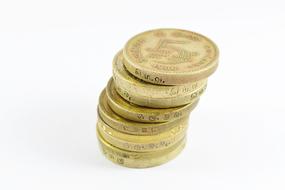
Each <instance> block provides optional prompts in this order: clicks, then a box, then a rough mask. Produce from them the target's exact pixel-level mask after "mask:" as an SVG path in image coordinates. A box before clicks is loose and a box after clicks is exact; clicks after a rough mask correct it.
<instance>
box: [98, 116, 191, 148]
mask: <svg viewBox="0 0 285 190" xmlns="http://www.w3.org/2000/svg"><path fill="white" fill-rule="evenodd" d="M187 127H188V119H185V120H183V121H180V122H177V123H176V124H175V127H173V128H172V129H170V130H167V131H164V132H162V133H160V134H157V135H149V136H135V135H131V134H126V133H122V132H119V131H117V130H115V129H113V128H112V127H111V126H109V125H107V124H106V123H105V122H104V121H102V119H101V118H100V117H99V119H98V122H97V130H98V131H99V132H100V134H101V135H102V137H103V138H104V139H105V140H106V141H107V142H108V143H110V144H112V145H113V146H115V147H117V148H121V149H124V150H128V151H134V152H150V151H158V150H163V149H166V148H169V147H171V146H173V145H174V144H176V143H177V142H179V141H181V139H182V138H183V137H184V136H185V135H186V131H187Z"/></svg>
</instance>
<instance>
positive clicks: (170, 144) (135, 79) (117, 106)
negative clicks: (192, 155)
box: [97, 29, 218, 168]
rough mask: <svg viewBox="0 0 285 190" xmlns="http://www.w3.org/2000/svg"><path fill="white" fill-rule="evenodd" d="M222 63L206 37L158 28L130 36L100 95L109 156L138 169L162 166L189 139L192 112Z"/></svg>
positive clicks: (101, 132)
mask: <svg viewBox="0 0 285 190" xmlns="http://www.w3.org/2000/svg"><path fill="white" fill-rule="evenodd" d="M217 65H218V48H217V46H216V45H215V44H214V43H213V42H212V41H211V40H210V39H208V38H206V37H205V36H202V35H200V34H198V33H194V32H190V31H186V30H178V29H157V30H151V31H147V32H144V33H141V34H138V35H136V36H134V37H133V38H131V39H130V40H129V41H128V42H127V43H126V45H125V47H124V48H123V50H122V51H120V52H119V53H118V54H117V55H116V56H115V58H114V60H113V77H112V78H111V79H110V80H109V82H108V85H107V87H106V88H105V89H104V90H103V92H102V93H101V95H100V99H99V106H98V113H99V114H98V115H99V118H98V122H97V136H98V139H99V144H100V147H101V149H102V152H103V153H104V155H105V156H106V157H107V158H108V159H110V160H111V161H113V162H114V163H117V164H120V165H123V166H126V167H133V168H146V167H153V166H157V165H160V164H163V163H165V162H167V161H169V160H171V159H173V158H174V157H176V156H177V155H178V154H179V153H180V152H181V151H182V149H183V148H184V146H185V143H186V132H187V128H188V120H189V115H190V112H191V111H192V110H193V109H194V108H195V107H196V106H197V104H198V101H199V98H200V96H201V95H202V94H203V92H204V91H205V89H206V86H207V80H208V77H209V76H210V75H211V74H212V73H213V72H214V71H215V70H216V68H217Z"/></svg>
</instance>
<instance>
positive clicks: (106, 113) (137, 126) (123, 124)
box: [98, 89, 185, 135]
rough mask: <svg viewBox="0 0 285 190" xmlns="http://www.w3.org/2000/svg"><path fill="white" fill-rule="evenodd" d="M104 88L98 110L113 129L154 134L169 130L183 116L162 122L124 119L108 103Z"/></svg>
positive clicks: (140, 133) (139, 133) (135, 133)
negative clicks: (141, 121)
mask: <svg viewBox="0 0 285 190" xmlns="http://www.w3.org/2000/svg"><path fill="white" fill-rule="evenodd" d="M107 99H108V98H107V95H106V90H105V89H104V90H103V92H102V93H101V95H100V99H99V106H98V112H99V115H100V117H101V118H102V119H103V121H104V122H105V123H107V124H108V125H109V126H111V127H112V128H114V129H115V130H118V131H121V132H123V133H127V134H133V135H156V134H159V133H161V132H163V131H166V130H170V129H171V128H173V127H175V124H176V123H177V122H180V120H183V119H185V118H179V119H177V120H173V121H169V122H164V123H140V122H135V121H131V120H128V119H124V118H123V117H121V116H119V115H118V114H116V113H115V112H114V111H113V110H112V109H111V108H110V106H109V105H108V100H107Z"/></svg>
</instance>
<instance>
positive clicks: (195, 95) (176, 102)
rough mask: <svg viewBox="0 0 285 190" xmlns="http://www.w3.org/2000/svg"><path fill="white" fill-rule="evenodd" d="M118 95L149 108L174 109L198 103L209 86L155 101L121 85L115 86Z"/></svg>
mask: <svg viewBox="0 0 285 190" xmlns="http://www.w3.org/2000/svg"><path fill="white" fill-rule="evenodd" d="M115 87H116V90H117V92H118V94H120V96H121V97H122V98H124V99H125V100H127V101H128V102H131V103H133V104H136V105H139V106H144V107H149V108H173V107H178V106H183V105H186V104H192V103H193V102H195V101H197V100H198V99H199V98H200V96H201V95H202V94H203V93H204V91H205V90H206V88H207V84H206V85H204V86H202V87H201V88H199V89H197V90H195V91H194V92H192V93H191V94H188V95H185V96H179V97H175V98H161V99H153V98H151V97H142V96H141V95H140V94H138V93H131V92H130V91H129V89H124V88H122V87H121V86H120V85H115Z"/></svg>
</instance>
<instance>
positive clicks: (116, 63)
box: [113, 51, 207, 99]
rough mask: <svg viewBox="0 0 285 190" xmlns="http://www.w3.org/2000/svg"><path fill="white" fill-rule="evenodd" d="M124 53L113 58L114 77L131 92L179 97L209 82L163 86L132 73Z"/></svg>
mask: <svg viewBox="0 0 285 190" xmlns="http://www.w3.org/2000/svg"><path fill="white" fill-rule="evenodd" d="M123 59H124V57H123V53H122V51H120V52H119V53H118V54H117V55H116V56H115V58H114V60H113V77H114V80H115V83H116V84H117V85H118V86H120V87H121V88H123V89H129V91H130V94H135V93H137V94H140V96H143V97H147V98H152V99H165V98H167V99H168V98H177V97H183V96H186V95H189V94H191V93H192V92H194V91H196V90H197V89H201V88H202V87H203V86H205V85H206V84H207V79H203V80H200V81H195V82H192V83H187V84H183V85H172V86H162V85H156V84H151V83H148V82H145V81H143V80H141V79H139V78H136V77H134V76H133V75H132V74H130V73H129V72H128V71H127V70H126V68H125V66H124V63H123Z"/></svg>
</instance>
